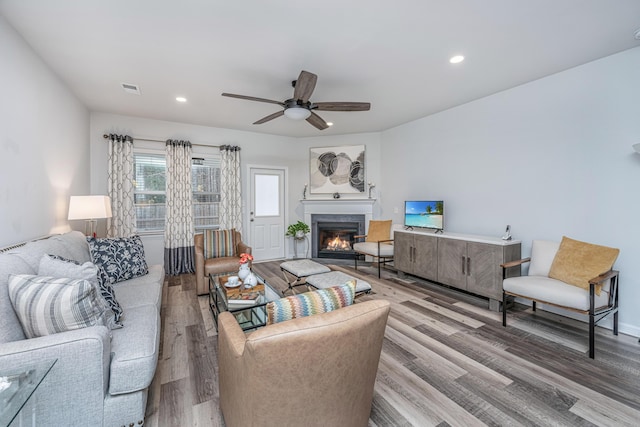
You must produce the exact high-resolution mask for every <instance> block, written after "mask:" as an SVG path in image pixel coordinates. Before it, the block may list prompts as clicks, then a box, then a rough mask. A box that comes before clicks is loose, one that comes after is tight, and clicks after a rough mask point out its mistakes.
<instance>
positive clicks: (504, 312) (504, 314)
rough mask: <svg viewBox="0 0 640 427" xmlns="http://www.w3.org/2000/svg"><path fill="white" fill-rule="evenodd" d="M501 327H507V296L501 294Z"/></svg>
mask: <svg viewBox="0 0 640 427" xmlns="http://www.w3.org/2000/svg"><path fill="white" fill-rule="evenodd" d="M502 326H504V327H506V326H507V294H505V293H504V292H503V293H502Z"/></svg>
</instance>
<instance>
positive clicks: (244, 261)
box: [238, 253, 253, 282]
mask: <svg viewBox="0 0 640 427" xmlns="http://www.w3.org/2000/svg"><path fill="white" fill-rule="evenodd" d="M249 261H253V255H251V254H246V253H242V254H240V269H239V270H238V277H239V278H240V280H242V281H243V282H244V281H245V279H246V278H247V277H248V276H249V274H251V269H250V268H249Z"/></svg>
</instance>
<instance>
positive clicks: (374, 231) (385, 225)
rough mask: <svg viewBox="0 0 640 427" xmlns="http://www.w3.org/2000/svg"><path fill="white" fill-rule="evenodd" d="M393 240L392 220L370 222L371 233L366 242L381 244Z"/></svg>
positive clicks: (368, 233)
mask: <svg viewBox="0 0 640 427" xmlns="http://www.w3.org/2000/svg"><path fill="white" fill-rule="evenodd" d="M390 238H391V220H390V219H389V220H371V221H369V231H367V237H366V238H365V239H364V240H365V242H379V241H380V240H389V239H390Z"/></svg>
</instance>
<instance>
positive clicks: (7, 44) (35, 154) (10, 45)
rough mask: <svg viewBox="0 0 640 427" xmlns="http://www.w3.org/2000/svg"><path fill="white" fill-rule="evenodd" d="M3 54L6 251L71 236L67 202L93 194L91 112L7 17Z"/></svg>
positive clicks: (0, 199) (1, 194)
mask: <svg viewBox="0 0 640 427" xmlns="http://www.w3.org/2000/svg"><path fill="white" fill-rule="evenodd" d="M0 52H2V58H3V59H2V63H1V65H0V94H2V95H1V96H0V230H1V232H0V247H2V246H8V245H10V244H13V243H18V242H22V241H25V240H29V239H32V238H35V237H40V236H44V235H47V234H51V233H58V232H64V231H67V230H68V229H69V223H68V222H67V212H68V208H69V196H70V195H85V194H89V145H88V144H87V140H88V137H89V113H88V111H87V109H86V108H85V107H84V106H83V105H82V104H81V103H80V102H79V101H78V100H77V99H76V97H75V96H74V95H73V94H72V93H71V92H70V90H69V89H68V88H67V87H66V86H65V85H64V84H63V83H62V82H61V81H60V80H59V79H58V78H57V76H56V75H55V74H53V72H52V71H51V70H50V69H49V68H48V67H47V65H46V64H44V63H43V62H42V60H41V59H40V58H39V57H38V56H36V54H35V53H34V52H33V50H32V49H31V48H30V47H29V45H28V44H27V43H26V42H25V41H24V40H23V39H22V37H21V36H20V35H18V33H17V32H16V31H15V30H14V29H13V28H12V27H11V26H10V25H9V24H8V23H7V21H6V20H5V19H4V18H3V17H2V16H0ZM72 225H73V226H74V228H76V229H80V230H84V222H83V221H74V224H72Z"/></svg>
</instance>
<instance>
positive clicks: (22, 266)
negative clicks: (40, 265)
mask: <svg viewBox="0 0 640 427" xmlns="http://www.w3.org/2000/svg"><path fill="white" fill-rule="evenodd" d="M12 273H13V274H36V273H37V270H34V269H33V268H32V267H31V266H30V265H29V264H27V263H26V262H25V261H24V259H22V258H21V257H19V256H17V255H12V254H9V253H5V254H0V319H1V320H0V344H3V343H6V342H12V341H20V340H23V339H25V338H26V337H25V335H24V332H23V331H22V325H21V324H20V320H19V319H18V316H17V315H16V312H15V311H14V309H13V305H12V304H11V300H10V299H9V275H10V274H12Z"/></svg>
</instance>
